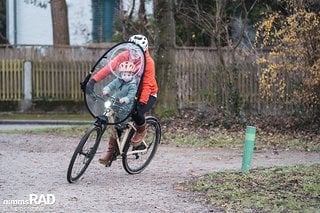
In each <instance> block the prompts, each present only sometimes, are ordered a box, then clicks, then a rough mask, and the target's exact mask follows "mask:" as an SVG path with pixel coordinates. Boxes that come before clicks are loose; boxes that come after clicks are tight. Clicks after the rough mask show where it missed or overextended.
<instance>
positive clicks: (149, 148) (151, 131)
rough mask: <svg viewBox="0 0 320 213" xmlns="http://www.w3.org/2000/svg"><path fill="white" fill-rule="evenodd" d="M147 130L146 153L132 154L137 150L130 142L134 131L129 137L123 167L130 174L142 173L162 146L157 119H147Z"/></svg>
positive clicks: (149, 117) (124, 151)
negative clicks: (160, 145)
mask: <svg viewBox="0 0 320 213" xmlns="http://www.w3.org/2000/svg"><path fill="white" fill-rule="evenodd" d="M146 130H147V134H146V136H145V138H144V144H146V147H145V149H143V150H146V151H144V152H141V153H137V154H131V153H132V151H134V150H135V149H136V148H134V147H133V146H132V144H131V142H130V141H131V138H132V136H133V134H134V131H132V132H131V134H130V135H129V136H130V137H128V140H127V141H126V145H125V147H124V150H123V156H122V165H123V168H124V169H125V171H126V172H127V173H129V174H138V173H141V172H142V171H143V170H144V169H145V168H146V167H147V166H148V165H149V164H150V162H151V160H152V159H153V157H154V155H155V153H156V151H157V149H158V146H159V144H160V140H161V127H160V123H159V122H158V120H157V119H156V118H155V117H153V116H148V117H146ZM144 146H145V145H144ZM129 150H130V151H129Z"/></svg>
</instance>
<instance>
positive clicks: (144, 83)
mask: <svg viewBox="0 0 320 213" xmlns="http://www.w3.org/2000/svg"><path fill="white" fill-rule="evenodd" d="M128 41H129V42H133V43H135V44H137V45H139V46H140V47H141V48H142V49H143V51H144V53H145V59H146V66H145V70H144V74H143V77H142V79H141V83H140V87H139V88H138V102H137V104H136V107H135V109H134V111H133V114H132V119H133V121H134V122H135V125H136V129H137V131H136V133H135V135H134V136H133V137H132V139H131V143H132V144H133V145H134V146H138V145H140V144H141V141H142V140H143V138H144V136H145V134H146V120H145V114H146V113H147V112H148V111H150V110H151V108H152V107H153V106H154V104H155V103H156V100H157V93H158V85H157V81H156V77H155V64H154V60H153V58H152V57H151V55H150V53H149V48H148V45H149V44H148V39H147V37H145V36H144V35H133V36H131V37H130V38H129V40H128ZM130 59H132V56H130V53H126V52H124V54H120V55H119V56H117V57H116V58H115V60H113V61H112V62H111V63H112V64H111V67H112V68H114V67H115V66H116V65H117V64H119V63H120V61H121V62H123V61H128V60H130ZM132 62H133V63H134V64H135V66H136V67H138V66H139V64H140V60H139V59H138V60H133V61H132ZM110 72H111V70H110V66H105V67H104V68H102V69H101V70H100V71H99V72H97V73H96V74H95V75H94V76H93V77H92V78H91V79H90V81H89V82H88V84H87V89H88V90H91V91H92V90H93V87H94V84H95V83H96V82H99V81H101V80H102V79H103V78H105V77H106V76H107V75H109V74H110ZM115 144H116V140H115V138H113V137H111V138H110V140H109V146H108V149H107V152H106V153H105V154H104V155H103V156H102V157H101V158H100V159H99V162H100V163H102V164H106V163H107V162H108V161H109V160H110V159H111V156H112V153H113V151H114V149H115Z"/></svg>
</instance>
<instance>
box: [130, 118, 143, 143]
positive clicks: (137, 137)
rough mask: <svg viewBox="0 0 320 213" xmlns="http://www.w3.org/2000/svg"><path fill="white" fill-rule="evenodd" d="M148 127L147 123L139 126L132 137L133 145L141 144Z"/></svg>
mask: <svg viewBox="0 0 320 213" xmlns="http://www.w3.org/2000/svg"><path fill="white" fill-rule="evenodd" d="M146 133H147V129H146V123H144V124H142V125H141V126H137V131H136V132H135V134H134V135H133V137H132V138H131V144H132V145H133V146H139V145H140V144H141V142H142V140H143V139H144V137H145V136H146Z"/></svg>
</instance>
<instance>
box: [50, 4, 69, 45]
mask: <svg viewBox="0 0 320 213" xmlns="http://www.w3.org/2000/svg"><path fill="white" fill-rule="evenodd" d="M50 2H51V17H52V31H53V44H54V45H69V44H70V40H69V25H68V8H67V4H66V1H65V0H53V1H50Z"/></svg>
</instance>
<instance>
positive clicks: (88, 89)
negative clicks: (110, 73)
mask: <svg viewBox="0 0 320 213" xmlns="http://www.w3.org/2000/svg"><path fill="white" fill-rule="evenodd" d="M95 83H97V82H96V81H95V80H94V79H90V80H89V81H88V83H87V85H86V89H85V91H86V93H87V94H88V95H91V94H93V93H94V90H93V89H94V84H95Z"/></svg>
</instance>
